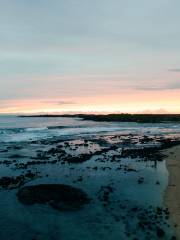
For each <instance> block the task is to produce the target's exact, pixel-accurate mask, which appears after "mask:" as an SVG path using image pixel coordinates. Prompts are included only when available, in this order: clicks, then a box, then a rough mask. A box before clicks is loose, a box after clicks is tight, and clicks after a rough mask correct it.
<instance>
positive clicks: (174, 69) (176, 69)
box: [169, 68, 180, 72]
mask: <svg viewBox="0 0 180 240" xmlns="http://www.w3.org/2000/svg"><path fill="white" fill-rule="evenodd" d="M169 72H180V68H171V69H169Z"/></svg>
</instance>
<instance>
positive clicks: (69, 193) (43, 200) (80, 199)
mask: <svg viewBox="0 0 180 240" xmlns="http://www.w3.org/2000/svg"><path fill="white" fill-rule="evenodd" d="M17 197H18V200H19V201H20V202H21V203H23V204H25V205H33V204H36V203H39V204H49V205H50V206H51V207H53V208H54V209H57V210H59V211H70V210H78V209H80V208H81V207H82V206H83V205H84V204H87V203H89V202H90V199H89V198H88V196H87V194H86V193H85V192H84V191H82V190H81V189H78V188H74V187H72V186H68V185H63V184H40V185H35V186H26V187H23V188H21V189H19V191H18V193H17Z"/></svg>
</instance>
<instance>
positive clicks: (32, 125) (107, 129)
mask: <svg viewBox="0 0 180 240" xmlns="http://www.w3.org/2000/svg"><path fill="white" fill-rule="evenodd" d="M102 133H103V134H108V133H114V134H115V133H116V134H129V133H133V134H146V135H151V134H153V135H155V134H161V135H169V136H179V135H180V124H177V123H157V124H156V123H153V124H151V123H144V124H139V123H107V122H101V123H97V122H93V121H82V120H81V119H79V118H20V117H16V116H0V142H17V141H31V140H37V139H46V138H52V137H61V136H75V135H87V134H102Z"/></svg>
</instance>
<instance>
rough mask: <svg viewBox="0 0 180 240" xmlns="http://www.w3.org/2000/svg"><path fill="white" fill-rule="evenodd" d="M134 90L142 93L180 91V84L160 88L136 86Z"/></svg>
mask: <svg viewBox="0 0 180 240" xmlns="http://www.w3.org/2000/svg"><path fill="white" fill-rule="evenodd" d="M135 89H136V90H143V91H163V90H177V89H180V82H175V83H170V84H167V85H162V86H158V85H157V86H136V87H135Z"/></svg>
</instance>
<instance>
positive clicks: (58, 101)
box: [42, 100, 77, 105]
mask: <svg viewBox="0 0 180 240" xmlns="http://www.w3.org/2000/svg"><path fill="white" fill-rule="evenodd" d="M42 103H45V104H53V105H73V104H77V103H76V102H73V101H66V100H49V101H42Z"/></svg>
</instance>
